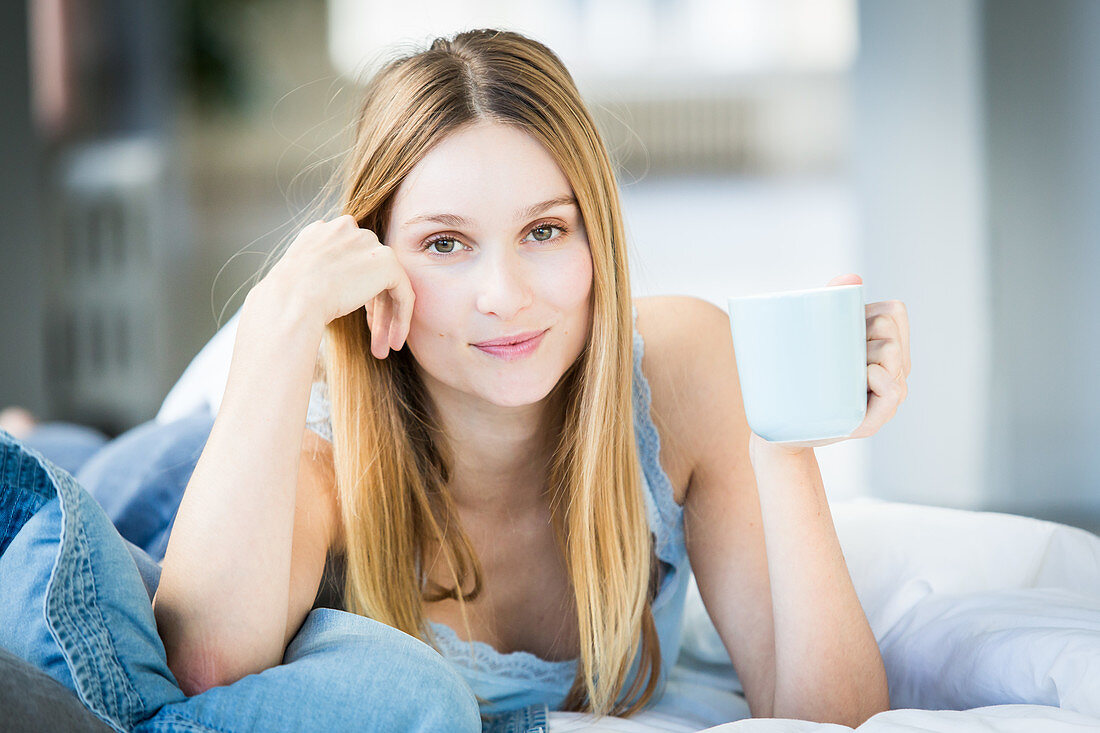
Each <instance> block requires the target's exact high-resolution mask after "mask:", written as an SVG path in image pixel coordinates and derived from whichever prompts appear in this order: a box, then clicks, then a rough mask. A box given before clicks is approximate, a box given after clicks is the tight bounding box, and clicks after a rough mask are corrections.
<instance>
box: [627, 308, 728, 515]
mask: <svg viewBox="0 0 1100 733" xmlns="http://www.w3.org/2000/svg"><path fill="white" fill-rule="evenodd" d="M634 306H635V307H636V308H637V311H638V318H637V321H636V322H635V327H636V328H637V329H638V333H639V334H640V335H641V337H642V341H643V342H644V344H645V353H644V356H643V357H642V373H643V374H644V375H645V378H646V381H647V382H648V383H649V388H650V393H651V396H652V405H651V415H652V417H653V422H654V424H655V425H656V426H657V432H658V434H659V435H660V438H661V456H660V460H661V466H662V467H663V468H664V469H665V472H666V473H667V474H668V476H669V478H670V479H671V480H672V484H673V488H674V490H675V499H676V503H677V504H680V505H683V503H684V500H685V498H686V496H687V489H688V486H689V484H690V482H691V475H692V472H693V470H694V468H695V461H696V454H695V451H694V450H693V446H697V445H699V444H700V439H701V438H702V437H703V436H702V435H700V434H699V433H700V432H701V431H703V430H705V427H706V422H707V421H706V420H704V419H701V416H700V414H699V410H700V409H701V406H702V405H703V404H705V401H706V395H705V392H706V386H705V384H700V383H699V379H700V374H699V372H700V369H699V363H700V360H699V356H700V355H701V353H702V352H703V351H705V350H706V349H707V348H708V342H710V341H712V340H714V338H715V335H716V334H717V335H718V336H719V337H722V335H723V334H725V335H728V334H729V317H728V316H727V315H726V312H725V311H723V310H722V309H721V308H719V307H718V306H716V305H714V304H713V303H711V302H709V301H707V300H703V299H702V298H697V297H695V296H690V295H651V296H645V297H640V298H635V299H634ZM729 340H730V341H731V342H732V337H730V339H729ZM712 346H713V345H712Z"/></svg>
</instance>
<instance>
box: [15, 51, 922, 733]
mask: <svg viewBox="0 0 1100 733" xmlns="http://www.w3.org/2000/svg"><path fill="white" fill-rule="evenodd" d="M341 178H342V183H341V186H342V188H341V190H340V201H341V208H342V214H343V215H341V216H338V217H336V218H333V219H332V220H330V221H318V222H315V223H313V224H311V225H309V226H307V227H306V228H305V229H303V230H302V231H301V232H300V233H299V234H298V236H297V238H296V239H295V240H294V241H293V242H292V243H291V244H290V245H289V247H288V248H287V249H286V250H285V252H283V253H281V255H280V256H278V259H277V261H276V262H275V264H274V265H273V266H271V267H270V268H269V269H268V271H267V272H266V274H265V275H264V277H263V278H262V279H261V280H260V281H259V282H258V283H257V284H256V285H255V286H254V287H253V288H252V290H251V291H250V292H249V294H248V296H247V298H246V302H245V305H244V307H243V309H242V312H241V316H240V322H239V325H238V330H237V334H236V341H235V344H234V351H233V357H232V365H231V367H230V375H229V380H228V384H227V387H226V391H225V395H224V398H223V401H222V403H221V406H220V408H219V410H218V414H217V418H216V420H215V421H214V425H213V428H212V431H211V433H210V436H209V439H208V440H207V443H206V446H205V448H204V449H203V451H202V454H201V456H200V458H199V460H198V464H197V465H196V467H195V470H194V473H193V475H192V476H191V480H190V482H189V483H188V486H187V490H186V492H185V494H184V497H183V500H182V503H181V504H180V507H179V512H178V514H177V516H176V519H175V526H174V529H173V531H172V533H171V536H170V538H169V542H168V547H167V552H166V554H165V557H164V562H163V570H162V574H161V577H160V584H159V586H158V588H157V591H156V596H155V599H154V602H153V606H152V609H153V613H154V614H155V619H156V630H157V631H159V637H160V638H162V639H163V644H164V649H163V653H162V652H161V650H160V649H159V648H156V643H155V642H156V641H157V640H156V639H154V638H151V637H150V638H146V639H144V642H143V643H144V646H142V647H141V648H140V649H138V650H137V651H132V650H131V651H130V652H129V653H131V654H132V655H133V656H131V657H130V658H129V659H140V660H141V661H142V663H143V665H144V669H146V670H147V671H149V674H150V679H151V681H147V686H148V688H149V689H151V690H154V692H156V694H155V695H153V694H150V695H147V696H146V698H148V700H152V701H153V703H155V704H156V707H154V704H153V703H150V702H149V701H148V700H146V702H145V704H144V705H136V706H135V709H137V710H138V712H137V713H134V714H132V715H131V718H132V719H133V721H132V722H134V723H141V724H143V725H147V724H150V722H152V723H155V722H157V721H159V720H164V719H168V718H169V717H170V716H180V717H181V718H186V719H189V720H192V721H194V720H197V719H198V720H200V722H202V723H203V724H205V725H208V726H210V727H216V725H215V723H216V722H220V724H221V725H223V726H225V727H228V728H232V727H233V725H232V722H233V721H234V720H240V719H241V718H240V717H239V716H243V715H253V714H256V712H257V711H258V710H263V711H265V714H268V715H275V716H276V717H275V718H273V719H272V720H273V721H274V722H273V723H272V727H279V725H280V724H282V725H283V726H293V725H297V724H300V723H303V721H302V719H301V718H300V717H297V716H301V715H302V714H303V713H302V709H303V708H304V709H305V710H308V711H310V712H315V711H316V710H317V709H318V708H321V709H322V710H323V714H326V715H331V716H337V715H342V716H353V715H354V716H358V717H360V718H362V719H364V720H365V721H368V720H369V722H370V723H372V724H375V725H377V727H378V728H379V729H396V728H403V727H417V726H420V727H431V726H432V725H435V724H441V725H442V727H444V728H446V729H465V728H474V727H475V726H478V725H479V724H480V722H481V721H480V720H479V718H478V717H477V712H478V705H477V704H476V703H480V707H481V710H480V712H482V713H484V714H497V713H503V712H507V711H510V710H524V709H530V708H531V706H537V705H546V706H552V707H554V708H560V709H574V710H586V711H590V712H593V713H596V714H599V715H605V714H615V715H623V716H627V715H630V714H632V713H634V712H636V711H638V710H640V709H642V708H644V707H646V706H648V705H651V704H652V703H653V702H655V701H656V700H657V699H658V698H659V696H660V693H661V691H662V689H663V685H664V681H665V680H666V679H667V674H668V668H669V667H670V666H671V665H672V664H673V663H674V662H675V659H676V655H677V653H678V650H679V643H680V629H679V624H680V619H681V613H682V610H683V600H684V593H685V590H686V585H687V580H688V572H689V570H692V571H694V574H695V577H696V580H697V582H698V585H699V589H700V593H701V595H702V598H703V600H704V603H705V605H706V607H707V609H708V612H709V613H710V615H711V617H712V619H713V620H714V623H715V626H716V628H717V629H718V631H719V633H720V635H721V636H722V639H723V641H724V642H725V644H726V647H727V649H728V650H729V652H730V656H731V659H732V661H733V663H734V666H735V668H736V670H737V673H738V676H739V678H740V680H741V682H742V685H743V687H744V691H745V695H746V698H747V700H748V703H749V706H750V709H751V711H752V714H753V715H754V716H784V717H800V718H806V719H812V720H819V721H835V722H841V723H845V724H848V725H853V726H854V725H857V724H859V723H860V722H862V721H863V720H865V719H866V718H867V717H869V716H870V715H872V714H873V713H875V712H877V711H880V710H884V709H886V708H888V706H889V700H888V697H887V690H886V676H885V671H884V669H883V665H882V659H881V657H880V656H879V653H878V648H877V645H876V643H875V639H874V636H873V635H872V633H871V630H870V628H869V626H868V624H867V620H866V617H865V616H864V614H863V611H862V608H861V607H860V605H859V602H858V599H857V597H856V595H855V592H854V589H853V588H852V584H851V581H850V578H849V577H848V573H847V568H846V567H845V564H844V558H843V556H842V554H841V552H840V546H839V542H838V541H837V538H836V533H835V530H834V528H833V525H832V521H831V518H830V516H829V513H828V509H827V503H826V500H825V494H824V490H823V488H822V485H821V477H820V473H819V471H818V468H817V464H816V460H815V458H814V453H813V448H812V447H811V446H789V445H784V446H778V445H773V444H769V443H767V442H766V441H763V440H762V439H760V438H759V437H758V436H756V435H754V434H752V433H751V431H750V430H749V428H748V425H747V424H746V422H745V419H744V410H743V407H742V405H741V399H740V391H739V388H738V386H737V379H736V376H737V372H736V363H735V361H734V354H733V348H732V343H731V342H730V333H729V322H728V319H727V318H726V315H725V313H724V312H723V311H722V310H721V309H719V308H716V307H715V306H713V305H711V304H709V303H707V302H705V301H702V300H699V299H695V298H684V297H662V298H642V299H638V300H637V301H634V302H632V301H631V298H630V292H631V290H630V282H629V274H628V267H627V258H626V240H625V236H624V232H623V225H622V216H621V212H620V208H619V199H618V192H617V189H616V184H615V179H614V174H613V172H612V166H611V163H610V160H609V158H608V155H607V152H606V149H605V147H604V146H603V143H602V141H601V140H600V137H599V134H598V132H597V130H596V128H595V125H594V124H593V121H592V118H591V116H590V115H589V114H588V112H587V110H586V109H585V106H584V104H583V102H582V101H581V99H580V96H579V94H578V92H577V90H576V88H575V86H574V84H573V81H572V79H571V77H570V76H569V74H568V72H567V71H566V69H565V68H564V67H563V66H562V65H561V62H560V61H559V59H558V58H557V57H556V56H555V55H554V54H553V53H552V52H551V51H550V50H549V49H547V48H546V47H545V46H543V45H541V44H539V43H537V42H535V41H533V40H531V39H528V38H525V37H523V36H521V35H519V34H516V33H511V32H504V31H492V30H479V31H470V32H465V33H460V34H458V35H456V36H455V37H454V38H452V39H437V40H436V41H435V42H433V43H432V44H431V46H430V48H429V49H427V50H425V51H423V52H419V53H416V54H412V55H410V56H406V57H403V58H399V59H396V60H394V61H393V62H391V63H389V64H387V65H386V66H385V67H383V68H382V69H381V71H379V72H378V73H377V74H376V75H375V76H374V77H373V78H372V80H371V82H370V84H369V85H368V86H367V87H366V90H365V92H364V100H363V104H362V107H361V109H360V112H359V115H358V118H357V123H356V135H355V142H354V145H353V147H352V148H351V150H350V152H349V154H348V156H347V158H346V160H345V168H344V170H343V172H342V174H341ZM849 281H850V279H848V278H839V279H837V280H834V281H833V283H830V284H842V283H844V282H849ZM855 281H856V282H858V278H857V279H856V280H855ZM867 316H868V318H867V322H868V339H869V341H868V362H869V364H868V377H869V385H870V388H871V389H870V390H869V403H868V410H867V418H866V420H865V421H864V423H863V425H861V427H860V428H859V429H858V430H856V431H855V432H854V433H853V434H852V436H850V437H866V436H868V435H871V434H873V433H874V432H876V431H877V430H878V428H879V427H881V426H882V425H883V424H884V423H885V422H886V421H888V420H889V419H890V417H892V415H893V414H894V412H895V410H896V409H897V406H898V405H899V404H900V403H901V401H902V400H903V399H904V396H905V376H906V375H907V373H908V371H909V358H908V326H907V323H906V320H905V310H904V307H903V306H902V305H901V304H900V303H898V302H896V301H891V302H887V303H874V304H871V305H868V306H867ZM515 341H522V343H520V344H518V345H514V346H501V345H494V342H515ZM319 353H320V355H321V358H320V359H319V360H318V359H317V355H318V354H319ZM643 355H644V356H645V357H646V358H645V360H644V364H643V359H642V357H643ZM643 367H644V368H643ZM680 385H690V389H687V390H683V389H680ZM311 387H312V388H311ZM330 405H331V409H329V406H330ZM306 424H308V427H307V428H306V429H305V431H304V432H303V428H302V426H303V425H306ZM330 441H331V442H330ZM834 442H835V441H834ZM662 446H664V448H663V449H662ZM10 451H11V454H12V458H10V459H9V460H11V461H15V462H19V461H22V462H23V463H26V464H27V465H30V463H33V461H32V458H31V456H33V454H31V453H27V452H20V451H19V446H18V444H17V443H16V444H14V445H12V446H11V448H10ZM39 465H46V466H48V462H44V463H40V464H39ZM39 473H44V474H45V475H46V476H47V477H51V478H53V479H54V480H53V481H52V482H50V483H53V484H55V485H56V486H57V487H58V488H56V489H51V487H43V484H44V483H46V482H45V480H44V479H43V478H42V477H41V476H38V474H39ZM28 474H31V475H34V476H38V478H36V479H34V481H36V482H37V483H34V486H35V487H36V488H35V493H34V496H36V497H38V498H37V499H35V501H34V502H32V503H30V504H19V502H18V501H17V502H15V504H14V506H15V510H14V512H15V514H16V515H18V516H17V521H15V522H14V524H15V525H19V524H20V521H25V522H26V525H27V526H30V525H31V524H32V523H34V522H35V521H36V519H37V518H38V517H39V515H42V516H44V517H45V519H44V520H43V522H42V524H44V525H46V526H45V532H46V534H41V532H42V530H39V532H40V534H39V535H36V536H35V537H36V538H40V537H42V536H46V537H48V536H50V535H49V534H48V532H53V531H55V530H58V528H59V525H61V524H62V522H63V520H65V519H66V518H67V517H64V516H61V517H51V516H50V512H49V511H47V509H48V508H49V507H51V506H53V505H52V504H51V503H50V501H49V500H50V498H51V496H52V494H51V490H52V491H53V492H54V493H55V494H57V495H59V496H60V497H61V499H62V502H61V503H62V504H63V505H64V499H65V497H66V496H67V495H73V496H76V497H78V498H79V491H78V489H79V487H76V486H75V485H70V483H71V482H66V480H65V479H66V477H65V476H64V475H62V474H61V473H60V472H56V471H50V470H48V468H47V470H45V471H39V472H38V473H36V472H35V471H31V470H30V469H28ZM21 481H22V483H20V482H15V483H13V484H12V487H13V488H6V492H7V493H6V495H7V494H10V493H12V491H13V490H14V491H15V492H16V493H18V492H19V491H20V489H21V487H22V486H23V484H25V483H27V482H29V481H31V479H28V478H26V477H25V476H24V477H23V478H22V479H21ZM73 501H74V502H75V501H77V500H76V499H74V500H73ZM5 503H6V504H7V503H10V501H9V499H7V498H5ZM32 509H33V510H34V511H32ZM20 511H21V513H20ZM89 513H90V512H89ZM18 517H23V519H22V520H19V519H18ZM88 523H89V524H91V522H90V520H89V522H88ZM25 531H26V527H24V532H25ZM62 534H63V533H62ZM104 534H107V533H106V532H104ZM14 536H15V540H13V541H12V546H13V548H14V546H15V544H16V541H18V540H19V538H20V537H21V536H22V533H20V534H18V535H14ZM765 536H766V537H767V554H765V544H764V540H765ZM62 550H64V547H63V548H62ZM112 551H114V548H112ZM11 552H12V548H9V550H8V554H10V553H11ZM6 559H7V557H6V555H5V556H3V557H0V572H3V565H2V563H3V562H4V561H5V560H6ZM689 560H690V567H689V564H688V562H689ZM43 563H44V564H46V563H45V561H43ZM122 564H123V563H122V562H121V561H120V562H119V565H122ZM59 565H60V561H59ZM123 576H125V577H123ZM2 579H3V578H2V577H0V580H2ZM80 579H81V576H80V575H79V574H77V575H76V580H77V581H79V580H80ZM123 580H125V581H126V582H127V583H129V588H130V590H129V592H130V593H131V594H132V595H133V594H135V592H134V591H133V590H132V587H134V582H133V580H134V579H133V575H132V574H130V575H127V574H126V573H125V572H124V570H123V569H121V568H120V569H118V570H117V572H115V574H114V575H113V576H112V577H111V578H103V579H101V582H110V583H112V584H114V585H117V586H121V585H122V584H123ZM40 582H41V581H40ZM42 585H45V584H44V583H42ZM28 587H30V588H31V589H32V590H31V591H27V592H28V593H31V592H33V589H34V588H37V586H35V585H34V584H33V583H29V584H28ZM120 593H121V592H120ZM128 598H129V597H128ZM129 600H132V599H129ZM138 605H139V604H136V602H135V603H132V604H131V606H133V607H134V608H137V607H138ZM147 606H148V604H146V607H147ZM127 609H130V606H127ZM50 610H51V607H50V605H49V603H48V602H47V614H46V615H47V616H49V615H50ZM135 613H136V612H135ZM108 620H109V621H110V620H111V619H108ZM119 623H121V622H119ZM130 623H131V625H132V626H135V627H137V628H139V629H140V630H142V631H145V632H147V631H148V629H149V628H150V625H149V623H148V618H144V617H143V618H141V619H139V620H137V621H131V622H130ZM104 628H106V627H105V626H104ZM111 630H112V631H115V629H113V628H112V629H111ZM460 630H461V632H462V633H461V634H460V633H459V631H460ZM402 632H404V633H402ZM61 636H62V637H63V638H64V635H63V634H62V635H61ZM154 636H155V635H154ZM0 641H3V640H0ZM466 641H473V642H474V643H473V644H465V643H464V642H466ZM44 646H46V645H44ZM436 649H438V650H439V652H440V653H441V654H442V656H440V654H437V653H436V651H435V650H436ZM76 651H77V652H78V651H79V650H76ZM67 653H68V652H67ZM73 653H76V652H73ZM87 653H91V650H89V651H88V652H87ZM142 655H144V656H142ZM326 655H327V656H326ZM56 656H57V655H56V654H55V657H56ZM120 656H121V655H120ZM67 659H68V660H69V664H70V665H74V666H76V665H77V664H78V663H79V661H80V660H79V659H73V656H72V654H69V655H68V657H67ZM122 661H123V663H126V662H127V658H126V657H123V658H122ZM280 662H282V664H280ZM55 666H56V665H55ZM59 676H63V675H61V674H60V673H59ZM349 678H353V680H354V681H353V682H350V683H349V682H348V679H349ZM162 681H167V682H168V683H170V684H167V683H166V684H164V685H162V684H161V682H162ZM177 681H178V687H175V686H174V685H175V683H176V682H177ZM436 689H438V690H440V692H439V693H438V694H437V693H436V692H435V691H436ZM429 690H430V692H429ZM286 691H291V697H290V699H289V701H287V700H285V699H283V698H279V699H282V700H283V702H281V703H278V702H275V700H276V698H277V694H276V693H279V692H286ZM471 692H472V693H473V695H471V694H470V693H471ZM176 693H178V694H176ZM420 693H422V694H420ZM185 695H190V697H185ZM345 695H346V696H348V697H349V698H354V702H352V700H350V699H349V700H347V701H346V702H345V703H344V704H343V707H342V708H340V704H339V703H333V702H332V701H333V700H336V699H344V698H343V697H342V696H345ZM474 695H476V701H475V698H474ZM162 700H163V702H162ZM328 704H332V705H335V706H336V707H337V709H336V710H331V709H329V708H328V706H327V705H328ZM387 715H388V716H390V718H389V719H386V718H385V717H384V716H387ZM418 715H419V716H421V717H419V718H418V717H417V716H418ZM141 716H145V717H144V718H142V717H141ZM218 716H224V717H221V718H219V717H218ZM235 716H237V717H235ZM372 716H373V717H372ZM378 716H382V717H378ZM432 716H437V717H434V718H433V717H432ZM138 719H140V720H138ZM327 720H328V722H331V721H333V720H337V718H336V717H332V718H328V719H327ZM226 721H228V723H227V722H226ZM440 721H446V722H445V723H440ZM310 722H315V721H314V720H313V718H310Z"/></svg>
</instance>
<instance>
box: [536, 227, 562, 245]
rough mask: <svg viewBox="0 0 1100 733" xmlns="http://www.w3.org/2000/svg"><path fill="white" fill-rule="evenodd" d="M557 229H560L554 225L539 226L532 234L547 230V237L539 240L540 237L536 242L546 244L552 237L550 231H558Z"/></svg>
mask: <svg viewBox="0 0 1100 733" xmlns="http://www.w3.org/2000/svg"><path fill="white" fill-rule="evenodd" d="M557 228H558V227H556V226H554V225H553V224H539V225H538V226H537V227H535V228H534V229H532V230H531V232H532V233H534V232H538V231H543V230H545V231H546V236H545V237H542V238H539V237H538V236H536V237H535V240H536V241H538V242H545V241H546V240H547V239H550V237H551V235H552V232H551V231H550V230H551V229H557Z"/></svg>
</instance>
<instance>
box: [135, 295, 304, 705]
mask: <svg viewBox="0 0 1100 733" xmlns="http://www.w3.org/2000/svg"><path fill="white" fill-rule="evenodd" d="M260 287H262V286H260ZM264 295H268V294H266V293H261V292H260V291H257V290H256V289H255V288H254V289H253V291H252V292H251V293H250V294H249V296H248V299H247V300H246V303H245V305H244V308H243V310H242V312H241V320H240V323H239V325H238V328H237V335H236V340H235V342H234V347H233V357H232V363H231V366H230V371H229V379H228V383H227V385H226V390H225V396H224V398H223V400H222V403H221V407H220V409H219V410H218V415H217V417H216V419H215V421H214V425H213V428H212V429H211V433H210V436H209V438H208V440H207V443H206V446H205V448H204V449H203V452H202V454H201V456H200V457H199V460H198V463H197V464H196V466H195V470H194V472H193V474H192V476H191V479H190V481H189V482H188V484H187V489H186V491H185V492H184V496H183V499H182V501H181V503H180V507H179V511H178V513H177V515H176V520H175V524H174V526H173V530H172V535H171V538H170V541H169V543H168V547H167V550H166V554H165V557H164V561H163V570H162V574H161V579H160V585H159V587H158V590H157V594H156V598H155V602H154V610H155V612H156V619H157V624H158V630H159V631H160V634H161V636H162V638H163V639H164V642H165V649H166V651H167V654H168V661H169V663H170V664H169V666H170V667H171V668H172V670H173V672H174V673H176V674H177V677H181V678H183V679H181V680H180V682H181V685H183V684H187V685H189V686H190V687H191V689H197V688H198V687H205V686H210V685H214V684H223V683H224V682H225V680H226V678H227V677H228V678H237V677H240V676H243V675H244V674H248V673H249V672H257V671H260V670H262V669H266V668H268V667H271V666H274V665H275V664H278V663H279V661H280V660H281V658H282V653H283V648H282V642H283V639H284V636H285V633H286V615H287V608H288V603H289V593H290V588H289V586H290V565H291V539H292V534H293V524H294V506H295V492H296V484H297V477H298V461H299V454H300V451H301V441H302V434H303V431H304V426H305V414H306V410H307V406H308V402H309V388H310V382H311V380H312V374H313V366H314V361H315V358H316V353H317V347H318V346H319V345H320V338H321V333H322V331H321V329H320V328H315V324H308V323H304V322H302V321H300V320H299V319H298V318H297V317H296V315H295V311H294V310H293V308H292V306H291V304H283V305H284V307H282V308H281V307H280V304H279V302H278V300H277V298H275V297H262V296H264Z"/></svg>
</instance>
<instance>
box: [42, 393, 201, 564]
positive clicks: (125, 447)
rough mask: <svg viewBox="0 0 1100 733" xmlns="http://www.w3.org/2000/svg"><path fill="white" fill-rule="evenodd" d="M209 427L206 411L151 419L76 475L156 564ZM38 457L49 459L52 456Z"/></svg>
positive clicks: (109, 445)
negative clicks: (162, 419) (180, 416)
mask: <svg viewBox="0 0 1100 733" xmlns="http://www.w3.org/2000/svg"><path fill="white" fill-rule="evenodd" d="M213 427H214V416H213V415H211V414H210V413H209V412H208V411H207V410H206V409H205V408H201V409H198V410H196V411H195V412H194V413H192V414H190V415H188V416H186V417H183V418H180V419H178V420H173V421H171V422H167V423H158V422H156V421H153V420H150V421H149V422H146V423H142V424H141V425H138V426H137V427H135V428H132V429H130V430H128V431H126V432H125V433H123V434H122V435H120V436H118V437H117V438H115V439H114V440H112V441H110V442H109V443H107V444H106V445H104V446H103V447H102V448H101V449H100V450H99V451H97V452H96V453H95V455H93V456H91V457H90V458H89V459H88V461H87V462H86V463H85V464H84V465H83V466H81V468H80V470H79V471H78V472H76V473H75V474H74V476H75V477H76V481H77V483H79V484H80V485H81V486H83V487H84V488H85V489H87V490H88V492H89V493H90V494H91V495H92V497H93V498H95V500H96V501H97V502H99V505H100V506H101V507H103V511H105V512H106V513H107V516H108V517H110V518H111V522H112V523H113V524H114V525H115V528H116V529H117V530H118V531H119V534H121V535H122V536H123V537H125V538H126V539H127V540H129V541H130V542H132V543H134V544H135V545H137V546H138V547H140V548H141V549H143V550H145V551H146V552H147V553H149V555H150V556H152V558H153V559H154V560H156V561H157V562H160V561H161V560H163V559H164V553H165V551H166V550H167V549H168V536H169V534H170V533H171V531H172V526H173V523H174V522H175V518H176V510H178V509H179V505H180V501H181V500H182V499H183V492H184V489H186V488H187V482H188V481H189V480H190V479H191V474H192V472H194V470H195V465H196V464H197V463H198V461H199V456H200V455H202V451H203V448H205V447H206V439H207V438H208V437H209V436H210V430H211V428H213ZM33 436H34V434H33V433H32V435H31V436H28V437H33ZM41 453H42V454H43V455H44V456H45V457H46V458H47V459H49V460H50V461H53V455H52V454H51V453H49V452H47V451H41Z"/></svg>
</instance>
